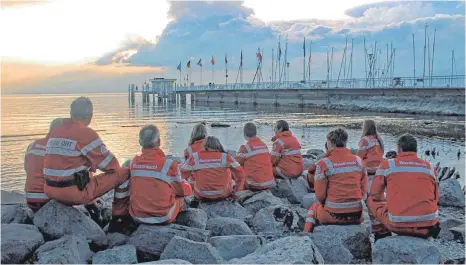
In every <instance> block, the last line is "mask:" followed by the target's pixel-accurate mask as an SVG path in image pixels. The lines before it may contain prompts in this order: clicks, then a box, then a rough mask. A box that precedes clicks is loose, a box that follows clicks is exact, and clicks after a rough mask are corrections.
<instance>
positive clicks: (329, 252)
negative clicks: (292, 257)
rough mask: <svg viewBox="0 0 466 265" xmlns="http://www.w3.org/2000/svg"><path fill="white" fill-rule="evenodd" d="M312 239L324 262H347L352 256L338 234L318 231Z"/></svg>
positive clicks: (349, 261)
mask: <svg viewBox="0 0 466 265" xmlns="http://www.w3.org/2000/svg"><path fill="white" fill-rule="evenodd" d="M312 239H313V240H312V241H313V242H314V244H315V245H316V246H317V249H319V252H320V254H321V255H322V257H323V258H324V262H325V263H326V264H349V263H351V261H352V260H353V258H354V257H353V254H351V252H350V251H349V250H348V249H347V248H346V246H345V244H344V243H343V241H342V240H341V238H340V237H338V236H333V235H330V234H328V233H319V234H318V235H314V236H312Z"/></svg>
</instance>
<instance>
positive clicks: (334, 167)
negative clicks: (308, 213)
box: [314, 147, 367, 213]
mask: <svg viewBox="0 0 466 265" xmlns="http://www.w3.org/2000/svg"><path fill="white" fill-rule="evenodd" d="M314 188H315V194H316V197H317V199H318V200H319V201H320V202H321V203H322V204H323V205H324V208H325V209H326V210H327V211H329V212H332V213H350V212H357V211H361V210H362V200H365V199H366V197H367V173H366V170H365V168H364V165H363V163H362V161H361V158H359V157H358V156H355V155H353V154H352V153H351V151H350V150H349V149H347V148H344V147H343V148H336V149H334V150H333V151H331V152H329V153H328V154H327V157H324V158H323V159H321V160H320V161H319V162H317V165H316V172H315V176H314Z"/></svg>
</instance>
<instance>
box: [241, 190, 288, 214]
mask: <svg viewBox="0 0 466 265" xmlns="http://www.w3.org/2000/svg"><path fill="white" fill-rule="evenodd" d="M242 204H243V207H244V208H245V209H246V210H248V212H249V213H251V214H255V213H257V212H258V211H259V210H260V209H262V208H265V207H268V206H271V205H277V204H282V201H281V200H280V199H279V198H277V197H275V196H273V194H272V193H271V192H270V191H262V192H259V193H256V194H254V195H253V196H251V197H250V198H248V199H246V200H245V201H244V202H243V203H242Z"/></svg>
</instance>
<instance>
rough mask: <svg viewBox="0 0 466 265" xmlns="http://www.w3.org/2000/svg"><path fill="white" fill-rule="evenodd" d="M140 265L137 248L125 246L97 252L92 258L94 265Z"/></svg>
mask: <svg viewBox="0 0 466 265" xmlns="http://www.w3.org/2000/svg"><path fill="white" fill-rule="evenodd" d="M135 263H138V258H137V256H136V247H135V246H132V245H124V246H119V247H114V248H112V249H107V250H104V251H100V252H97V253H96V254H95V255H94V256H92V264H135Z"/></svg>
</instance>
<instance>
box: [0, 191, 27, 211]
mask: <svg viewBox="0 0 466 265" xmlns="http://www.w3.org/2000/svg"><path fill="white" fill-rule="evenodd" d="M1 197H2V200H1V201H2V205H8V204H19V203H26V195H25V194H24V193H20V192H16V191H6V190H1ZM2 210H3V208H2Z"/></svg>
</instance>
